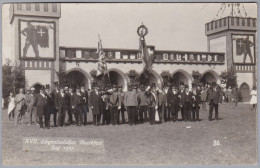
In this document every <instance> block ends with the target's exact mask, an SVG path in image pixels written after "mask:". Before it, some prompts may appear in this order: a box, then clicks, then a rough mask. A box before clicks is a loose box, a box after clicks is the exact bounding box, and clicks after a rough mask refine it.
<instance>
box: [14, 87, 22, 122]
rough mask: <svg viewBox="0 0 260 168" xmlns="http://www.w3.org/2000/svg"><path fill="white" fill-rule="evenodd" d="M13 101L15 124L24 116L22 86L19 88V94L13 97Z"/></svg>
mask: <svg viewBox="0 0 260 168" xmlns="http://www.w3.org/2000/svg"><path fill="white" fill-rule="evenodd" d="M14 103H15V115H16V121H15V125H17V124H19V123H20V124H22V122H23V117H24V110H25V109H24V106H25V95H24V90H23V88H20V89H19V94H17V95H16V96H15V98H14Z"/></svg>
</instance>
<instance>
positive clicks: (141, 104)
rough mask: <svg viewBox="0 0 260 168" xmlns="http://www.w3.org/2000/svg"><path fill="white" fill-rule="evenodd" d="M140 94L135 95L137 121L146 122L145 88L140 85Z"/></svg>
mask: <svg viewBox="0 0 260 168" xmlns="http://www.w3.org/2000/svg"><path fill="white" fill-rule="evenodd" d="M140 90H141V91H140V92H138V93H137V100H138V108H139V119H140V122H141V123H143V122H147V121H148V120H147V97H146V95H145V86H144V85H141V87H140Z"/></svg>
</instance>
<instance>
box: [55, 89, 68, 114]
mask: <svg viewBox="0 0 260 168" xmlns="http://www.w3.org/2000/svg"><path fill="white" fill-rule="evenodd" d="M57 102H58V110H61V109H62V108H63V110H66V108H67V106H68V95H67V94H66V93H64V96H63V97H62V95H61V93H59V94H58V97H57Z"/></svg>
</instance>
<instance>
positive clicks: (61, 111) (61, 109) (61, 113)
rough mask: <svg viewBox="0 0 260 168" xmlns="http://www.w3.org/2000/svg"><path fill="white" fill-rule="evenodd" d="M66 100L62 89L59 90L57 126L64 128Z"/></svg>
mask: <svg viewBox="0 0 260 168" xmlns="http://www.w3.org/2000/svg"><path fill="white" fill-rule="evenodd" d="M67 101H68V98H67V95H66V93H65V92H64V89H63V88H60V92H59V94H58V126H59V127H63V126H65V118H66V110H67V106H68V102H67Z"/></svg>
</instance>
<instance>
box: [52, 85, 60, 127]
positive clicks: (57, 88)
mask: <svg viewBox="0 0 260 168" xmlns="http://www.w3.org/2000/svg"><path fill="white" fill-rule="evenodd" d="M54 85H55V88H54V89H53V90H52V95H53V99H54V111H53V122H54V127H57V112H58V95H59V91H60V89H59V83H58V82H54Z"/></svg>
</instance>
